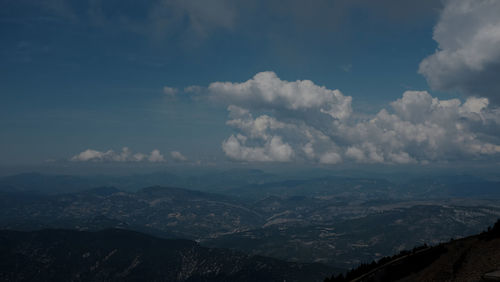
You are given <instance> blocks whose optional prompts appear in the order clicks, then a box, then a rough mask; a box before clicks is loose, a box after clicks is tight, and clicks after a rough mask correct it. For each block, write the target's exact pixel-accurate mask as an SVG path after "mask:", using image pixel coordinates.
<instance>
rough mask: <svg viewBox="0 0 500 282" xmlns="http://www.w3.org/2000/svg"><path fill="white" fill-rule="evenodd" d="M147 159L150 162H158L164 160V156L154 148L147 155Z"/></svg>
mask: <svg viewBox="0 0 500 282" xmlns="http://www.w3.org/2000/svg"><path fill="white" fill-rule="evenodd" d="M148 161H150V162H152V163H159V162H164V161H165V158H164V157H163V155H162V154H161V153H160V151H159V150H157V149H155V150H153V151H151V154H150V155H149V157H148Z"/></svg>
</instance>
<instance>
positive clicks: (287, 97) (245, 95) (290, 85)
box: [208, 71, 351, 119]
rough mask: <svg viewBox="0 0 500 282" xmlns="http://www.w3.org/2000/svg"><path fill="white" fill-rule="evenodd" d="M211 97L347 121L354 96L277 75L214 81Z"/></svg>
mask: <svg viewBox="0 0 500 282" xmlns="http://www.w3.org/2000/svg"><path fill="white" fill-rule="evenodd" d="M208 91H209V92H210V95H211V97H213V98H215V99H217V100H222V101H225V102H227V103H230V104H232V105H236V106H244V107H252V108H263V109H276V108H283V109H288V110H293V111H306V110H310V109H312V110H319V111H320V112H322V113H326V114H328V115H330V116H331V117H333V118H336V119H343V118H346V117H348V116H349V115H350V113H351V97H349V96H344V95H343V94H342V93H341V92H340V91H339V90H330V89H327V88H326V87H324V86H318V85H316V84H314V83H313V82H312V81H310V80H298V81H284V80H281V79H280V78H279V77H278V76H277V75H276V74H275V73H274V72H271V71H266V72H260V73H258V74H256V75H255V76H254V77H253V78H252V79H250V80H248V81H245V82H242V83H233V82H214V83H211V84H210V85H209V86H208Z"/></svg>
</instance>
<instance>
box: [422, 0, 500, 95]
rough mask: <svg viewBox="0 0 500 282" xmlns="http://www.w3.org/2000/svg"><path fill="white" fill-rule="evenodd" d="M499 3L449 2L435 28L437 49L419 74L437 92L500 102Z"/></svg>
mask: <svg viewBox="0 0 500 282" xmlns="http://www.w3.org/2000/svg"><path fill="white" fill-rule="evenodd" d="M499 14H500V1H496V0H454V1H451V0H448V1H445V7H444V10H443V12H442V13H441V16H440V18H439V22H438V23H437V25H436V26H435V27H434V36H433V38H434V40H435V41H436V42H437V43H438V45H439V46H438V49H437V50H436V52H435V53H434V54H432V55H431V56H429V57H427V58H425V59H424V60H423V61H422V62H421V63H420V68H419V72H420V73H421V74H423V75H424V76H425V78H426V79H427V81H428V83H429V85H430V86H431V87H432V88H433V89H437V90H459V91H462V92H463V93H465V94H467V95H476V96H485V97H488V98H490V100H491V101H492V102H494V103H497V104H498V103H499V102H500V80H499V79H498V77H499V73H500V48H499V46H500V17H499V16H498V15H499Z"/></svg>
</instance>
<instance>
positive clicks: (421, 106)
mask: <svg viewBox="0 0 500 282" xmlns="http://www.w3.org/2000/svg"><path fill="white" fill-rule="evenodd" d="M207 91H208V95H209V97H210V98H212V99H215V100H217V101H219V102H221V103H225V104H227V105H228V107H227V109H228V112H229V119H228V120H227V122H226V124H227V125H228V126H230V127H232V128H233V129H234V130H235V133H234V134H233V135H231V136H229V137H228V138H227V139H226V140H224V141H223V142H222V150H223V152H224V153H225V154H226V156H227V157H229V158H230V159H233V160H238V161H259V162H272V161H276V162H288V161H292V160H305V161H313V162H317V163H322V164H339V163H342V162H356V163H397V164H408V163H422V164H425V163H429V162H440V161H453V160H470V159H481V158H489V157H490V158H491V157H493V156H495V155H496V154H497V153H500V146H499V145H498V144H500V134H499V133H500V130H499V129H500V128H499V125H500V109H498V108H492V107H491V106H490V103H489V100H488V99H487V98H477V97H470V98H468V99H467V100H466V101H465V102H462V101H460V100H459V99H449V100H440V99H438V98H435V97H432V96H431V95H430V94H429V93H428V92H426V91H406V92H404V93H403V95H402V97H401V98H399V99H397V100H395V101H393V102H392V103H390V105H389V107H388V108H386V109H382V110H380V111H379V112H378V113H377V114H376V115H373V116H371V117H368V118H366V117H365V118H361V117H362V115H357V114H356V113H353V111H352V108H351V101H352V98H351V97H349V96H345V95H344V94H342V93H341V92H340V91H339V90H331V89H327V88H325V87H323V86H318V85H316V84H314V83H313V82H312V81H309V80H300V81H294V82H289V81H284V80H281V79H280V78H279V77H278V76H277V75H276V74H275V73H273V72H262V73H258V74H257V75H255V76H254V77H253V78H251V79H249V80H248V81H246V82H242V83H232V82H214V83H211V84H210V85H209V86H208V89H207Z"/></svg>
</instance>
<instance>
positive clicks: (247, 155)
mask: <svg viewBox="0 0 500 282" xmlns="http://www.w3.org/2000/svg"><path fill="white" fill-rule="evenodd" d="M245 143H246V137H242V136H241V135H240V138H238V137H235V136H234V135H231V136H230V137H229V138H228V139H227V140H225V141H224V142H223V143H222V150H223V151H224V153H226V155H227V156H228V157H230V158H232V159H234V160H240V161H251V162H252V161H253V162H288V161H290V160H291V159H292V157H293V154H294V152H293V149H292V147H291V146H290V145H289V144H287V143H283V141H282V140H281V137H280V136H273V137H272V138H270V140H268V141H266V143H265V144H264V145H263V146H262V147H258V146H256V147H250V146H246V144H245Z"/></svg>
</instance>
